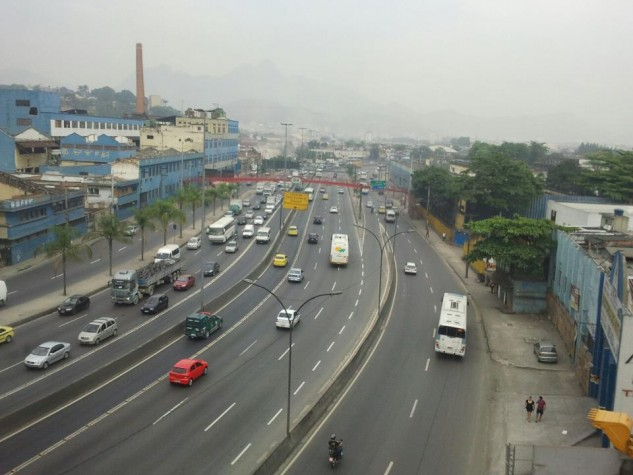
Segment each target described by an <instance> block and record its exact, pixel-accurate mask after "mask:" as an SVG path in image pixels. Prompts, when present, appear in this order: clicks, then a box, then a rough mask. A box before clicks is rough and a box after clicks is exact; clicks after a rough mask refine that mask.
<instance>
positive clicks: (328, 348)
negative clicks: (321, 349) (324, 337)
mask: <svg viewBox="0 0 633 475" xmlns="http://www.w3.org/2000/svg"><path fill="white" fill-rule="evenodd" d="M333 346H334V342H332V343H330V346H328V347H327V350H325V351H330V350H331V349H332V347H333Z"/></svg>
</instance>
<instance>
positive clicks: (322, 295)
mask: <svg viewBox="0 0 633 475" xmlns="http://www.w3.org/2000/svg"><path fill="white" fill-rule="evenodd" d="M242 281H243V282H246V283H247V284H249V285H254V286H255V287H259V288H260V289H262V290H265V291H266V292H268V293H269V294H270V295H272V296H273V297H275V300H277V302H279V305H281V308H283V309H284V312H285V313H286V317H288V327H289V332H288V411H287V412H288V413H287V414H286V436H287V437H290V395H291V393H292V330H293V329H294V325H293V323H292V322H291V321H290V315H289V314H288V309H287V308H286V306H285V305H284V303H283V302H282V301H281V299H280V298H279V297H277V295H275V293H274V292H273V291H272V290H270V289H268V288H266V287H264V286H263V285H260V284H258V283H257V281H255V280H252V279H242ZM342 293H343V292H340V291H337V292H327V293H324V294H318V295H314V296H312V297H310V298H309V299H308V300H306V301H305V302H303V303H302V304H301V305H299V308H298V309H297V310H295V315H296V314H298V313H299V311H300V310H301V309H302V308H303V306H304V305H305V304H307V303H308V302H310V301H312V300H314V299H316V298H319V297H333V296H334V295H341V294H342Z"/></svg>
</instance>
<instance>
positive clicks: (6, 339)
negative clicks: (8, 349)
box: [0, 325, 15, 343]
mask: <svg viewBox="0 0 633 475" xmlns="http://www.w3.org/2000/svg"><path fill="white" fill-rule="evenodd" d="M14 338H15V330H13V328H11V327H5V326H4V325H0V343H11V342H12V341H13V339H14Z"/></svg>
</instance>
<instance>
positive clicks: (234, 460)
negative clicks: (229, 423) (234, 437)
mask: <svg viewBox="0 0 633 475" xmlns="http://www.w3.org/2000/svg"><path fill="white" fill-rule="evenodd" d="M250 448H251V443H250V442H249V443H248V445H247V446H246V447H244V448H243V449H242V451H241V452H240V453H239V454H237V457H235V458H234V459H233V461H232V462H231V465H235V464H236V463H237V461H238V460H239V459H240V458H241V457H242V455H244V452H246V451H247V450H248V449H250Z"/></svg>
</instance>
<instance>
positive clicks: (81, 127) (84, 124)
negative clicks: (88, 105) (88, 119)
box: [79, 120, 86, 129]
mask: <svg viewBox="0 0 633 475" xmlns="http://www.w3.org/2000/svg"><path fill="white" fill-rule="evenodd" d="M79 128H80V129H85V128H86V123H85V122H84V121H83V120H82V121H80V122H79Z"/></svg>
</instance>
